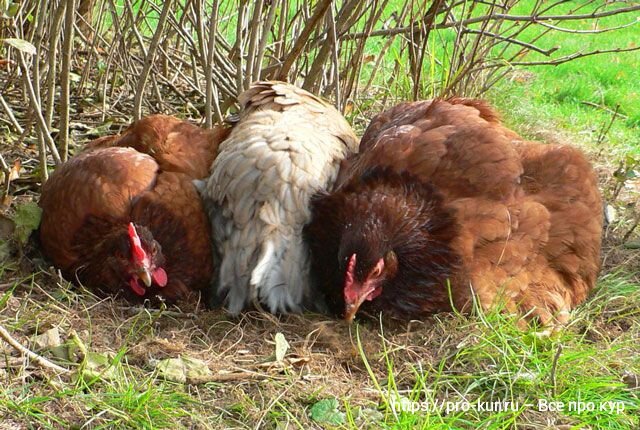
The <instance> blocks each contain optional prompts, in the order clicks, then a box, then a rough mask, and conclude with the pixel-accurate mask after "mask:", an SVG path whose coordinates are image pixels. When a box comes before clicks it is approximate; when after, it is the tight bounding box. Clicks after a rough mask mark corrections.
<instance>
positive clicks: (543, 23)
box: [537, 20, 640, 34]
mask: <svg viewBox="0 0 640 430" xmlns="http://www.w3.org/2000/svg"><path fill="white" fill-rule="evenodd" d="M638 22H640V20H636V21H631V22H630V23H628V24H622V25H619V26H616V27H607V28H601V29H599V30H574V29H572V28H564V27H558V26H555V25H551V24H549V23H547V22H538V23H537V24H540V25H541V26H543V27H546V28H550V29H551V30H555V31H560V32H562V33H573V34H600V33H607V32H609V31H616V30H621V29H623V28H627V27H631V26H632V25H636V24H637V23H638Z"/></svg>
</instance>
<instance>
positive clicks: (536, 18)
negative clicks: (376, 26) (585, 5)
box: [340, 5, 640, 40]
mask: <svg viewBox="0 0 640 430" xmlns="http://www.w3.org/2000/svg"><path fill="white" fill-rule="evenodd" d="M639 10H640V5H638V6H629V7H623V8H619V9H613V10H608V11H604V12H593V13H589V14H581V15H542V16H541V15H506V14H503V13H492V14H489V15H483V16H478V17H475V18H469V19H465V20H463V21H459V22H445V23H441V24H436V25H434V26H433V29H434V30H442V29H445V28H451V27H456V26H459V25H469V24H477V23H480V22H485V21H516V22H534V23H541V21H575V20H580V19H597V18H604V17H607V16H611V15H618V14H624V13H629V12H635V11H639ZM415 32H420V26H419V25H418V24H414V25H411V26H407V27H396V28H389V29H382V30H376V31H372V32H371V33H367V32H361V33H350V34H345V35H342V36H340V39H341V40H352V39H362V38H366V37H375V36H395V35H398V34H407V33H415Z"/></svg>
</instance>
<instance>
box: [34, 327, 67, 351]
mask: <svg viewBox="0 0 640 430" xmlns="http://www.w3.org/2000/svg"><path fill="white" fill-rule="evenodd" d="M35 343H36V346H37V347H38V349H40V350H45V349H50V348H53V347H55V346H60V344H61V343H62V342H61V341H60V331H59V330H58V327H53V328H50V329H49V330H47V331H45V332H44V333H42V334H39V335H38V336H36V338H35Z"/></svg>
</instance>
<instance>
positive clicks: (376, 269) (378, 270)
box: [371, 266, 382, 278]
mask: <svg viewBox="0 0 640 430" xmlns="http://www.w3.org/2000/svg"><path fill="white" fill-rule="evenodd" d="M381 273H382V268H381V267H380V266H376V267H374V268H373V272H371V276H373V277H374V278H377V277H378V276H380V274H381Z"/></svg>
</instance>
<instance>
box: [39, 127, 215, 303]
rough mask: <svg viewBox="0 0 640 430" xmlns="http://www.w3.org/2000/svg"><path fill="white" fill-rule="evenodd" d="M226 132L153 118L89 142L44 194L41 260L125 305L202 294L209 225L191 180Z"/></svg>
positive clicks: (207, 273) (208, 268)
mask: <svg viewBox="0 0 640 430" xmlns="http://www.w3.org/2000/svg"><path fill="white" fill-rule="evenodd" d="M227 133H228V131H227V130H226V128H224V127H218V128H216V129H214V130H209V131H205V130H201V129H199V128H198V127H196V126H193V125H190V124H188V123H186V122H183V121H180V120H178V119H175V118H172V117H168V116H163V115H156V116H150V117H147V118H144V119H142V120H140V121H138V122H136V123H134V124H132V125H131V126H130V127H129V128H128V129H127V130H126V131H125V132H124V133H123V134H122V135H121V136H109V137H103V138H100V139H98V140H96V141H94V142H91V143H90V144H88V145H87V146H88V150H87V151H85V152H82V153H81V154H79V155H77V156H75V157H73V158H71V159H70V160H69V161H68V162H66V163H65V164H63V165H61V166H60V167H58V168H57V169H56V170H55V172H54V173H53V174H52V175H51V178H50V179H49V180H48V181H47V182H46V184H45V185H44V187H43V190H42V196H41V199H40V206H41V207H42V210H43V213H42V223H41V226H40V239H41V243H42V246H43V249H44V252H45V254H46V255H47V256H48V257H49V258H50V259H51V261H52V262H53V264H54V265H55V266H56V267H57V268H59V269H61V271H62V273H63V275H64V277H65V278H67V279H68V280H70V281H73V282H77V283H81V284H83V285H85V286H87V287H90V288H95V289H99V290H101V291H104V292H109V293H120V294H121V295H123V296H125V297H127V298H129V299H140V298H153V297H155V296H156V295H159V296H162V297H164V298H165V299H167V300H168V301H170V302H176V301H178V300H182V299H187V298H188V297H189V296H191V293H192V292H194V291H198V290H203V289H205V288H206V287H207V286H208V285H209V281H210V278H211V276H212V273H213V262H212V255H211V242H210V240H211V239H210V237H211V236H210V226H209V222H208V220H207V217H206V214H205V212H204V209H203V207H202V202H201V200H200V197H199V195H198V192H197V190H196V188H195V186H194V184H193V183H192V181H193V180H194V179H197V178H202V177H205V176H206V175H207V172H208V167H207V163H210V162H211V161H212V160H213V159H214V158H215V153H216V149H217V145H218V143H219V141H220V140H221V139H223V138H224V137H225V135H226V134H227ZM134 148H135V149H134ZM139 151H143V152H146V153H143V152H139Z"/></svg>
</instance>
